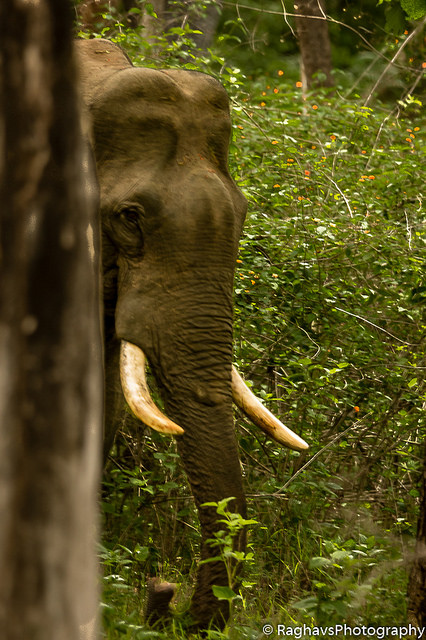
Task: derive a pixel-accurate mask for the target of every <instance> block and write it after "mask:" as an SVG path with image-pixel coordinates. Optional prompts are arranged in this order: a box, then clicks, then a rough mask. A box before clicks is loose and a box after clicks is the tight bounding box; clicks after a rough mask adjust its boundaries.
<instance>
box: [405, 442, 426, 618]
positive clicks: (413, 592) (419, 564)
mask: <svg viewBox="0 0 426 640" xmlns="http://www.w3.org/2000/svg"><path fill="white" fill-rule="evenodd" d="M408 614H409V618H410V622H411V624H413V625H415V626H417V627H426V442H425V443H424V463H423V477H422V480H421V489H420V514H419V521H418V524H417V540H416V549H415V552H414V562H413V566H412V568H411V573H410V578H409V581H408Z"/></svg>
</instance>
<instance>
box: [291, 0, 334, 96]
mask: <svg viewBox="0 0 426 640" xmlns="http://www.w3.org/2000/svg"><path fill="white" fill-rule="evenodd" d="M294 10H295V13H296V14H297V17H296V18H295V21H296V31H297V38H298V41H299V48H300V56H301V70H302V83H303V88H304V89H309V88H310V87H311V86H312V85H313V84H315V85H316V86H322V87H331V86H333V78H332V75H331V71H332V68H333V67H332V61H331V45H330V37H329V34H328V25H327V21H326V20H325V19H324V18H325V15H326V14H325V10H324V2H323V0H297V1H296V2H295V3H294ZM316 74H320V76H319V77H315V75H316Z"/></svg>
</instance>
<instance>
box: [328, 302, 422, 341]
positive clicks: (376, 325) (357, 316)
mask: <svg viewBox="0 0 426 640" xmlns="http://www.w3.org/2000/svg"><path fill="white" fill-rule="evenodd" d="M334 308H335V309H337V311H341V312H342V313H346V314H347V315H348V316H352V317H353V318H357V320H362V322H365V323H366V324H369V325H370V326H372V327H374V328H375V329H378V330H379V331H382V332H383V333H386V335H388V336H389V337H391V338H393V339H394V340H397V341H398V342H401V343H402V344H407V345H409V346H410V347H414V346H416V345H415V344H414V343H413V342H405V340H401V338H397V336H394V335H393V333H390V332H389V331H386V329H383V327H380V326H379V325H378V324H374V322H371V321H370V320H367V318H363V317H362V316H359V315H357V314H356V313H352V312H351V311H346V310H345V309H341V308H340V307H334Z"/></svg>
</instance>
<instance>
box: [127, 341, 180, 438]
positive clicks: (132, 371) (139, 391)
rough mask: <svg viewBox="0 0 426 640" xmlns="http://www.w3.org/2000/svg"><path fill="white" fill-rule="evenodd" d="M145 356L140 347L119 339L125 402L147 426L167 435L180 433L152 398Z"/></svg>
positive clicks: (178, 427) (178, 428)
mask: <svg viewBox="0 0 426 640" xmlns="http://www.w3.org/2000/svg"><path fill="white" fill-rule="evenodd" d="M145 365H146V358H145V354H144V352H143V351H142V349H139V347H137V346H136V345H134V344H132V343H131V342H126V341H125V340H122V341H121V351H120V377H121V386H122V388H123V393H124V397H125V398H126V400H127V404H128V405H129V407H130V408H131V410H132V411H133V413H134V414H135V416H136V417H137V418H139V420H141V421H142V422H143V423H145V424H146V425H147V426H148V427H151V428H152V429H155V431H159V432H160V433H165V434H168V435H173V436H177V435H181V434H182V433H184V431H183V429H182V427H180V426H179V425H178V424H176V423H175V422H173V421H172V420H170V419H169V418H167V417H166V416H165V415H164V413H162V412H161V411H160V409H159V408H158V407H157V406H156V405H155V404H154V401H153V400H152V398H151V396H150V393H149V389H148V385H147V382H146V375H145Z"/></svg>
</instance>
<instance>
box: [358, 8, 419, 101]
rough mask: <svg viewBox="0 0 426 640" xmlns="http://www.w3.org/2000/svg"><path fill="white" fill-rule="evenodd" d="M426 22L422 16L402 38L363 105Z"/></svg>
mask: <svg viewBox="0 0 426 640" xmlns="http://www.w3.org/2000/svg"><path fill="white" fill-rule="evenodd" d="M425 23H426V17H424V18H423V20H422V21H421V22H420V23H419V24H418V25H417V27H416V28H415V29H414V30H413V31H412V32H411V33H410V35H409V36H408V37H407V38H406V39H405V40H404V42H403V43H402V44H401V46H400V47H399V49H398V51H397V52H396V53H395V55H394V56H393V58H392V59H391V60H389V62H388V64H387V65H386V67H385V68H384V69H383V71H382V73H381V74H380V76H379V77H378V78H377V80H376V82H375V84H374V86H373V88H372V89H371V91H370V93H369V94H368V96H367V99H366V100H365V102H364V107H366V106H367V105H368V104H369V103H370V100H371V98H372V97H373V95H374V92H375V91H376V89H377V87H378V86H379V84H380V83H381V81H382V80H383V78H384V76H385V75H386V74H387V72H388V71H389V69H390V67H391V66H392V65H394V64H395V60H396V59H397V58H398V57H399V56H400V54H401V53H402V51H403V50H404V49H405V47H406V46H407V44H408V43H409V42H411V40H412V39H413V38H414V37H415V36H416V35H417V34H418V33H419V31H421V30H422V29H423V27H424V25H425Z"/></svg>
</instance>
